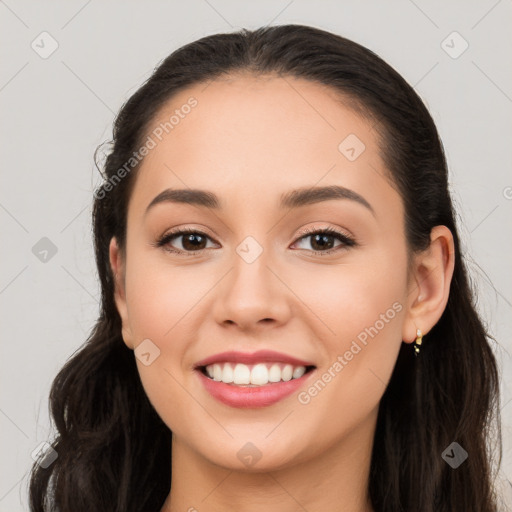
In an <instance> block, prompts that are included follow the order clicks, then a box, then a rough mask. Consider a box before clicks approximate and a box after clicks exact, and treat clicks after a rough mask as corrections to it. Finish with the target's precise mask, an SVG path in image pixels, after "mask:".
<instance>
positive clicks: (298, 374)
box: [292, 366, 306, 379]
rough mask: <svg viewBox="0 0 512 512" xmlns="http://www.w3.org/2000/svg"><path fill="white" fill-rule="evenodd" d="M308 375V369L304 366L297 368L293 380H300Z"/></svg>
mask: <svg viewBox="0 0 512 512" xmlns="http://www.w3.org/2000/svg"><path fill="white" fill-rule="evenodd" d="M305 373H306V368H305V367H304V366H297V367H296V368H294V369H293V373H292V378H293V379H298V378H300V377H302V376H303V375H304V374H305Z"/></svg>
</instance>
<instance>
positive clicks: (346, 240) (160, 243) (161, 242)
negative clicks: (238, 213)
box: [152, 227, 357, 257]
mask: <svg viewBox="0 0 512 512" xmlns="http://www.w3.org/2000/svg"><path fill="white" fill-rule="evenodd" d="M189 234H193V235H200V236H204V237H205V238H210V237H209V236H208V235H207V234H206V233H203V232H202V231H199V230H197V229H181V230H180V229H178V230H175V231H171V232H169V233H166V234H165V235H163V236H161V237H160V238H159V239H158V240H157V241H156V242H155V243H154V244H152V245H153V246H155V247H160V248H161V247H163V248H164V250H165V251H168V252H171V253H175V254H182V255H186V256H192V257H193V256H199V255H201V254H202V253H203V251H205V250H206V249H200V250H198V251H182V250H181V249H170V248H168V247H165V246H166V245H167V244H168V243H169V242H170V241H171V240H172V239H173V238H179V236H183V235H189ZM318 234H327V235H329V236H333V237H335V238H337V239H338V240H340V241H341V242H342V246H337V247H334V248H332V249H329V250H327V251H315V250H310V252H312V253H313V254H315V255H325V254H332V253H334V252H336V251H338V250H340V248H343V246H344V247H345V248H347V247H353V246H355V245H357V243H356V241H355V240H354V239H353V238H351V237H349V236H347V235H345V234H343V233H340V232H339V231H336V230H335V229H332V228H329V227H327V228H321V229H317V230H315V231H312V232H307V233H304V232H303V233H302V234H300V235H299V237H298V238H297V239H296V241H295V242H294V243H296V242H298V241H300V240H302V239H303V238H309V237H311V236H314V235H318ZM306 250H308V249H306Z"/></svg>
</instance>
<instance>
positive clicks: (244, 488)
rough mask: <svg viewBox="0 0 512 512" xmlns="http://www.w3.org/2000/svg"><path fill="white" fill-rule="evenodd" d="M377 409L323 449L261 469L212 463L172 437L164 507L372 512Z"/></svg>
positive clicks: (174, 510)
mask: <svg viewBox="0 0 512 512" xmlns="http://www.w3.org/2000/svg"><path fill="white" fill-rule="evenodd" d="M376 418H377V411H374V412H373V413H372V415H371V416H370V417H368V419H367V421H366V422H365V423H363V424H359V425H358V426H357V428H356V429H354V430H353V431H352V432H350V433H349V434H347V435H345V436H344V437H343V439H341V440H340V441H339V442H338V443H336V444H335V445H334V446H333V445H331V446H329V448H328V450H326V451H325V452H324V453H321V454H319V455H317V456H316V457H314V458H310V459H307V460H304V461H303V462H301V463H298V464H295V465H293V466H292V465H290V466H287V467H285V468H281V469H276V470H272V469H269V470H265V471H261V472H258V473H255V472H248V471H240V470H238V469H229V468H223V467H220V466H217V465H215V464H213V463H212V462H211V461H209V460H207V459H205V458H204V457H202V456H201V455H200V454H199V453H197V452H196V451H194V450H192V449H191V448H190V446H188V445H186V444H185V443H183V442H181V441H180V439H178V438H176V436H173V456H172V479H171V490H172V492H171V493H170V494H169V496H168V497H167V500H166V502H165V504H164V506H163V508H162V509H161V512H217V511H223V512H235V511H236V512H268V511H269V510H279V511H280V512H296V511H297V510H307V511H308V512H316V511H325V510H330V511H333V512H337V511H339V512H342V511H343V512H372V511H373V509H372V507H371V504H370V500H369V497H368V479H369V472H370V462H371V450H372V446H373V436H374V433H375V425H376Z"/></svg>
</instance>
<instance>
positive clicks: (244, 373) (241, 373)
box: [233, 363, 251, 384]
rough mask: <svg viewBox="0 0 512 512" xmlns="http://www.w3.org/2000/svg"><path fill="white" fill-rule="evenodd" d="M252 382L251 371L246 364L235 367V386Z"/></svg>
mask: <svg viewBox="0 0 512 512" xmlns="http://www.w3.org/2000/svg"><path fill="white" fill-rule="evenodd" d="M250 382H251V370H249V367H248V366H246V365H245V364H240V363H238V364H237V365H236V366H235V370H234V372H233V383H234V384H250Z"/></svg>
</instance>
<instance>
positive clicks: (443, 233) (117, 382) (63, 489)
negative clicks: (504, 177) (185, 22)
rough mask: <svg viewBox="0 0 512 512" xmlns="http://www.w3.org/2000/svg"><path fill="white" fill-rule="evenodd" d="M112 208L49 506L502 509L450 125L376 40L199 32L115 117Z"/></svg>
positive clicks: (104, 201)
mask: <svg viewBox="0 0 512 512" xmlns="http://www.w3.org/2000/svg"><path fill="white" fill-rule="evenodd" d="M93 222H94V242H95V250H96V258H97V265H98V271H99V276H100V280H101V286H102V309H101V315H100V318H99V319H98V322H97V324H96V326H95V328H94V330H93V332H92V333H91V335H90V337H89V339H88V341H87V343H86V344H85V346H84V347H83V348H82V349H81V350H80V351H79V352H78V353H76V354H75V355H74V356H73V357H72V358H71V359H70V360H69V361H68V362H67V363H66V365H65V366H64V368H63V369H62V370H61V371H60V373H59V374H58V376H57V377H56V379H55V382H54V384H53V387H52V390H51V396H50V403H51V410H52V415H53V418H54V421H55V425H56V428H57V430H58V436H57V438H56V440H55V441H54V443H53V445H52V446H53V448H54V449H55V451H56V452H57V453H58V458H57V459H56V460H55V462H54V463H53V464H52V465H51V466H50V467H49V468H48V469H42V468H40V467H39V466H38V465H35V466H34V469H33V475H32V480H31V487H30V494H31V510H33V511H40V510H60V511H62V512H64V511H68V510H70V511H71V510H72V511H74V512H78V511H82V510H84V511H85V510H87V511H90V510H95V511H100V510H105V511H107V510H108V511H123V512H124V511H155V512H156V511H161V512H171V511H172V512H174V511H180V510H183V511H185V510H189V511H193V510H197V511H213V510H222V511H231V510H233V511H234V510H236V511H260V510H276V511H277V510H278V511H285V512H286V511H295V510H308V511H310V512H312V511H317V510H329V511H338V510H339V511H345V512H356V511H357V512H363V511H374V512H381V511H389V512H397V511H400V510H403V511H417V512H431V511H432V512H433V511H436V512H439V511H450V512H453V511H459V510H460V511H465V512H468V511H475V512H476V511H478V512H487V511H489V512H490V511H496V510H497V503H496V501H497V498H496V496H495V492H494V491H493V465H492V462H493V461H492V453H493V452H492V450H493V448H494V447H495V444H497V446H498V447H499V453H500V454H501V444H500V432H499V414H498V411H499V408H498V404H499V401H498V389H499V388H498V372H497V365H496V361H495V358H494V356H493V352H492V350H491V347H490V345H489V343H488V339H487V338H488V335H487V333H486V331H485V329H484V326H483V324H482V321H481V320H480V318H479V317H478V315H477V312H476V310H475V307H474V302H473V297H472V292H471V289H470V287H469V285H468V279H467V273H466V269H465V266H464V262H463V259H462V255H461V250H460V243H459V239H458V235H457V228H456V225H455V220H454V210H453V206H452V202H451V199H450V195H449V192H448V185H447V166H446V161H445V157H444V153H443V148H442V144H441V141H440V140H439V137H438V134H437V131H436V128H435V126H434V123H433V121H432V118H431V116H430V115H429V113H428V111H427V110H426V108H425V106H424V105H423V103H422V102H421V100H420V99H419V97H418V96H417V94H416V93H415V92H414V90H413V89H412V88H411V87H410V86H409V85H408V84H407V83H406V82H405V81H404V79H403V78H402V77H401V76H400V75H399V74H398V73H397V72H396V71H394V70H393V69H392V68H391V67H390V66H389V65H387V64H386V63H385V62H383V61H382V60H381V59H380V58H379V57H377V56H376V55H375V54H374V53H373V52H371V51H369V50H368V49H366V48H364V47H362V46H360V45H358V44H356V43H354V42H352V41H349V40H347V39H344V38H342V37H340V36H338V35H335V34H331V33H328V32H325V31H322V30H319V29H315V28H311V27H307V26H300V25H286V26H275V27H266V28H261V29H258V30H255V31H249V30H242V31H240V32H237V33H232V34H218V35H213V36H208V37H205V38H203V39H201V40H199V41H196V42H193V43H191V44H188V45H186V46H184V47H183V48H181V49H179V50H177V51H176V52H174V53H173V54H171V55H170V56H169V57H168V58H167V59H165V60H164V61H163V62H162V63H161V65H160V66H159V67H158V68H157V69H156V70H155V72H154V74H153V75H152V76H151V77H150V78H149V80H148V81H147V82H146V83H145V84H144V85H143V86H142V87H141V88H140V89H139V90H138V91H137V92H136V93H135V94H134V95H133V96H132V97H131V98H130V99H129V100H128V101H127V103H126V104H125V105H124V106H123V108H122V109H121V111H120V113H119V115H118V117H117V119H116V122H115V128H114V140H113V147H112V150H111V152H110V153H109V155H108V157H107V160H106V163H105V172H104V182H103V183H102V185H101V186H100V187H99V188H98V190H96V192H95V202H94V212H93ZM494 420H496V423H494ZM45 500H46V501H47V505H45Z"/></svg>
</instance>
